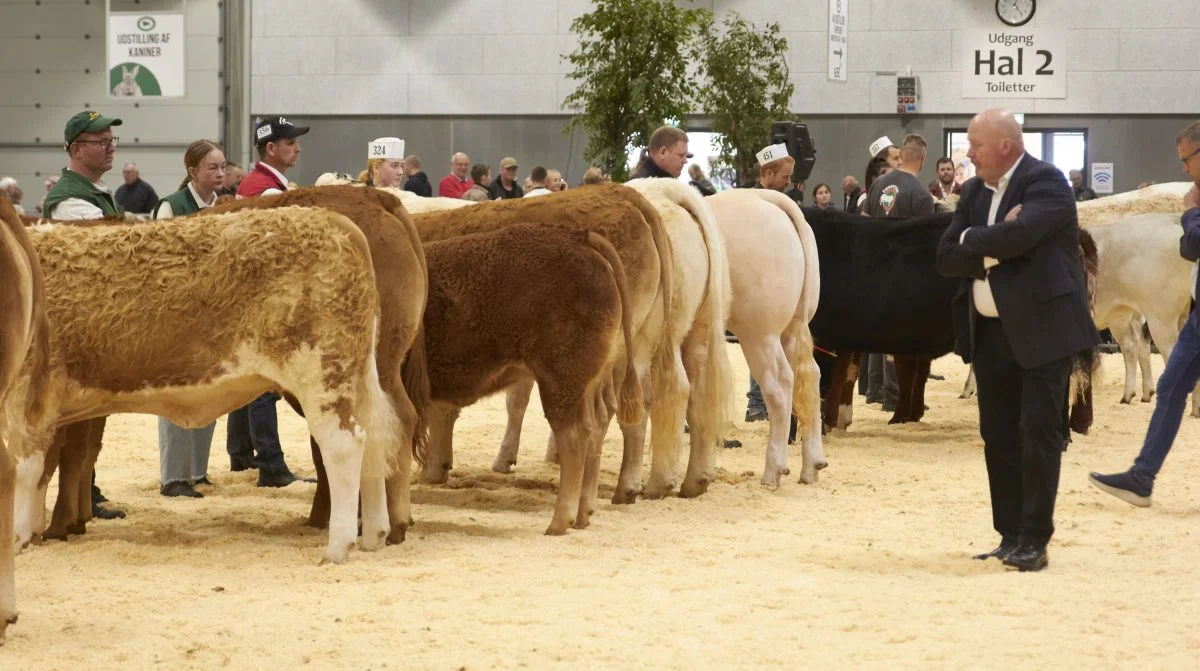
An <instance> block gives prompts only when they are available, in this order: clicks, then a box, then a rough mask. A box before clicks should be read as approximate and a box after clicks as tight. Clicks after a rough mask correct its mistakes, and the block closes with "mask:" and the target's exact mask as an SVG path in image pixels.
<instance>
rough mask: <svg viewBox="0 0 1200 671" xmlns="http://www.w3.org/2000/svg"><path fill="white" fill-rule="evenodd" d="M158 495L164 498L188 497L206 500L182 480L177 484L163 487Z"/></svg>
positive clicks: (173, 483)
mask: <svg viewBox="0 0 1200 671" xmlns="http://www.w3.org/2000/svg"><path fill="white" fill-rule="evenodd" d="M158 493H159V494H162V495H163V496H187V497H190V498H193V499H202V498H204V495H203V494H201V493H200V492H198V491H196V490H195V489H194V488H193V487H192V486H191V485H189V484H188V483H186V482H184V481H182V480H177V481H175V482H171V483H167V484H165V485H163V488H162V489H160V490H159V492H158Z"/></svg>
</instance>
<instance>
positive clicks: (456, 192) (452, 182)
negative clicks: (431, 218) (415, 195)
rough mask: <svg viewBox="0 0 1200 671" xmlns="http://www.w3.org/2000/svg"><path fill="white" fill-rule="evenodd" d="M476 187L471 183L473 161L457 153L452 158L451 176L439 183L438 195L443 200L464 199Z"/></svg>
mask: <svg viewBox="0 0 1200 671" xmlns="http://www.w3.org/2000/svg"><path fill="white" fill-rule="evenodd" d="M473 186H475V182H473V181H471V159H470V158H468V157H467V155H466V154H464V153H462V152H461V151H460V152H457V153H456V154H454V156H452V157H450V174H449V175H446V176H445V177H443V178H442V181H440V182H438V195H439V196H441V197H442V198H462V197H463V195H464V194H465V193H466V192H468V191H470V190H471V187H473Z"/></svg>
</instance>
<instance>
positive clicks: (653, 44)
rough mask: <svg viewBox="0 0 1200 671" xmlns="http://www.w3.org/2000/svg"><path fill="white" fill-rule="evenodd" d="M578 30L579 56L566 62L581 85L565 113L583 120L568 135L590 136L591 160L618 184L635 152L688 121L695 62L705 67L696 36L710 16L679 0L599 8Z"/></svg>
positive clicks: (606, 3) (601, 3)
mask: <svg viewBox="0 0 1200 671" xmlns="http://www.w3.org/2000/svg"><path fill="white" fill-rule="evenodd" d="M593 4H594V6H593V9H592V11H591V12H590V13H587V14H584V15H582V16H580V17H578V18H576V19H575V20H574V21H572V22H571V30H572V32H574V33H576V34H577V35H579V46H578V48H577V49H576V50H575V51H574V52H572V53H571V54H569V55H566V56H565V57H566V59H567V60H568V61H569V62H570V63H571V65H572V66H573V67H574V69H573V70H572V72H571V73H570V74H568V75H567V77H568V78H569V79H572V80H575V81H576V82H578V85H577V88H576V89H575V91H574V92H573V93H571V95H569V96H567V97H566V99H564V100H563V103H562V107H563V109H574V110H578V112H577V113H576V114H575V116H573V117H572V118H571V121H570V122H569V123H568V124H567V126H566V128H564V132H565V133H568V134H569V133H570V132H571V131H573V130H574V129H575V127H576V126H581V127H583V129H584V131H585V132H586V133H587V137H588V144H587V148H586V149H585V150H584V154H583V155H584V157H585V158H586V159H587V160H588V161H589V162H591V163H593V164H595V165H599V166H600V167H602V168H604V169H605V170H607V171H608V173H609V174H610V175H612V178H613V180H614V181H625V180H626V179H627V178H628V173H629V170H628V167H627V165H626V160H627V153H626V152H627V147H629V146H631V145H632V146H635V147H643V146H645V145H646V143H647V141H648V139H649V137H650V134H651V133H652V132H654V129H655V128H657V127H659V126H661V125H663V123H664V120H666V119H683V118H685V117H686V115H687V114H688V112H690V111H691V109H692V106H693V104H694V102H695V97H696V85H695V82H694V78H693V77H692V76H690V74H689V73H688V63H689V61H694V60H697V59H698V56H699V54H698V52H697V50H696V46H697V44H696V35H697V33H698V31H699V29H700V26H701V25H703V24H705V23H707V22H710V21H711V12H709V11H708V10H705V9H685V8H683V7H679V6H677V5H676V4H675V3H674V2H672V0H596V1H595V2H594V3H593Z"/></svg>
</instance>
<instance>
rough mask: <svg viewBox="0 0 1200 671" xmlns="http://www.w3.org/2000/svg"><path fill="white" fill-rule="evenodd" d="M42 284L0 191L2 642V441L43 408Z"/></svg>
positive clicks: (4, 615) (10, 480) (10, 572)
mask: <svg viewBox="0 0 1200 671" xmlns="http://www.w3.org/2000/svg"><path fill="white" fill-rule="evenodd" d="M45 307H46V305H45V285H44V281H43V278H42V271H41V268H40V267H39V265H38V262H37V257H36V256H35V255H34V251H33V247H32V246H31V245H30V243H29V237H28V235H27V234H26V232H25V227H24V225H23V224H22V223H21V220H20V219H19V218H18V217H17V213H16V211H15V210H14V209H13V207H12V205H10V204H9V202H8V200H7V199H5V198H2V197H0V540H3V541H4V544H0V644H3V643H4V633H5V630H7V629H8V625H10V624H13V623H15V622H16V621H17V603H16V581H15V577H14V570H15V566H14V560H13V553H12V552H11V551H9V549H8V548H7V547H6V545H5V544H6V543H7V542H8V540H7V539H12V538H13V488H14V485H15V480H16V466H15V463H14V460H13V455H12V454H10V452H9V449H8V447H7V446H6V445H5V444H4V440H3V436H4V435H6V433H7V429H8V425H9V424H12V423H41V422H42V421H43V416H44V415H45V413H46V405H45V402H46V390H47V384H46V383H47V380H46V378H47V376H48V374H49V373H48V370H47V364H48V355H49V351H48V349H49V328H48V326H47V323H46V310H45ZM18 386H19V387H23V388H24V389H25V399H24V401H25V402H24V403H19V404H13V405H11V406H10V405H8V404H7V402H6V401H7V399H8V397H9V392H10V391H11V390H12V389H13V388H14V387H18Z"/></svg>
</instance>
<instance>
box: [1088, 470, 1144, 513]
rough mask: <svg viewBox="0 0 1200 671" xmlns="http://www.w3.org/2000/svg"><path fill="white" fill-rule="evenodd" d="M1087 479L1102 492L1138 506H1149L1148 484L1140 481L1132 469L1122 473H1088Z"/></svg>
mask: <svg viewBox="0 0 1200 671" xmlns="http://www.w3.org/2000/svg"><path fill="white" fill-rule="evenodd" d="M1088 481H1089V482H1091V483H1092V484H1093V485H1095V486H1096V489H1099V490H1100V491H1102V492H1107V493H1109V494H1112V495H1113V496H1115V497H1117V498H1118V499H1121V500H1122V501H1124V502H1125V503H1128V504H1130V505H1133V506H1137V507H1139V508H1149V507H1150V485H1147V484H1145V483H1143V482H1142V481H1141V479H1140V478H1138V477H1137V476H1136V475H1134V474H1133V472H1132V471H1124V472H1122V473H1111V474H1108V475H1104V474H1101V473H1089V474H1088Z"/></svg>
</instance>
